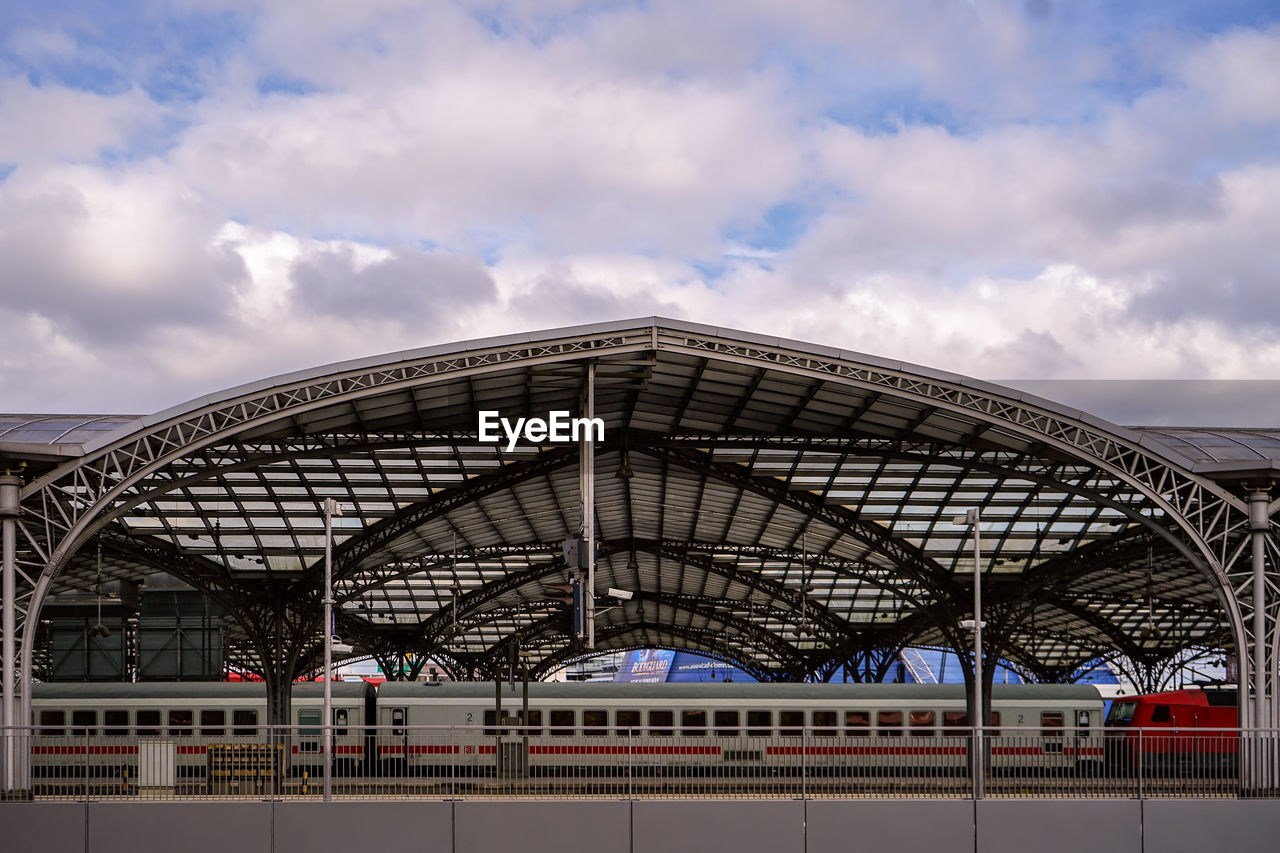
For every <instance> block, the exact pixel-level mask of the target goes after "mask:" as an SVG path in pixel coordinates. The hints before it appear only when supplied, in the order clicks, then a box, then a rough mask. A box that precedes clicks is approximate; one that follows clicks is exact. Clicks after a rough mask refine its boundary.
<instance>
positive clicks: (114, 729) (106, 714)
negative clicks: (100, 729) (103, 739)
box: [102, 709, 129, 737]
mask: <svg viewBox="0 0 1280 853" xmlns="http://www.w3.org/2000/svg"><path fill="white" fill-rule="evenodd" d="M102 724H103V725H104V726H106V727H107V731H106V734H109V735H115V736H116V737H124V736H126V735H128V734H129V712H128V711H125V710H123V709H113V710H110V711H103V712H102Z"/></svg>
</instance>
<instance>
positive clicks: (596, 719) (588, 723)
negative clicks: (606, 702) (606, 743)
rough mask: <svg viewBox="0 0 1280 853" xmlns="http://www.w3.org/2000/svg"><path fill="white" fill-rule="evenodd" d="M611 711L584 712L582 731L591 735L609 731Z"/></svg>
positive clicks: (597, 735) (594, 735) (604, 733)
mask: <svg viewBox="0 0 1280 853" xmlns="http://www.w3.org/2000/svg"><path fill="white" fill-rule="evenodd" d="M608 725H609V712H608V711H599V710H590V709H589V710H585V711H583V712H582V733H583V734H584V735H589V736H591V737H599V736H601V735H606V734H608V733H609V730H608V728H607V726H608Z"/></svg>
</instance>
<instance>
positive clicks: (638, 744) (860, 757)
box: [377, 682, 1103, 776]
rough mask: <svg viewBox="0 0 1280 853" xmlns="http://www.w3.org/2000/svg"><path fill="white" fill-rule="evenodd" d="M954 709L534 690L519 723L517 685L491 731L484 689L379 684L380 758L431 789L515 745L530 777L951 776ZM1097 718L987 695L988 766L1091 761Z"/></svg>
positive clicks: (829, 690)
mask: <svg viewBox="0 0 1280 853" xmlns="http://www.w3.org/2000/svg"><path fill="white" fill-rule="evenodd" d="M965 701H966V694H965V689H964V687H963V686H962V685H920V684H722V683H718V684H657V685H654V684H643V685H641V684H610V683H570V684H565V683H536V684H531V685H530V701H529V719H528V720H527V721H525V720H524V719H523V711H522V689H521V687H520V686H519V685H516V686H515V687H514V688H513V687H512V686H511V685H509V684H504V685H503V687H502V712H503V714H502V719H498V716H497V713H496V708H495V705H496V704H497V703H496V697H495V689H494V685H493V684H492V683H429V682H407V683H405V682H401V683H397V682H388V683H386V684H383V685H382V686H381V688H380V689H379V694H378V726H379V728H378V732H377V748H378V754H379V758H380V762H379V768H380V771H381V772H382V773H406V772H407V773H409V774H411V775H432V776H437V775H446V774H457V775H464V776H466V775H481V776H483V775H488V774H489V773H491V772H494V770H495V768H496V766H497V759H496V757H495V756H496V755H497V753H498V752H499V750H502V749H503V748H504V747H503V746H502V742H503V740H504V739H505V740H506V741H508V742H511V741H512V739H513V738H518V739H520V740H523V739H524V738H525V737H527V738H528V750H527V758H523V759H521V760H523V761H527V762H528V772H529V774H530V775H533V776H538V775H557V776H558V775H594V774H596V773H598V772H624V771H625V772H633V773H646V772H649V773H656V772H663V773H686V774H704V773H705V774H710V775H756V774H757V773H760V772H778V771H780V770H781V771H784V772H792V771H793V770H798V769H799V768H801V767H804V768H806V769H807V771H808V772H819V773H821V772H823V771H820V770H818V768H828V769H829V771H828V772H831V773H849V772H853V771H855V770H856V769H859V768H861V769H875V770H877V771H881V772H894V771H895V770H897V769H900V770H907V769H912V770H914V769H929V770H931V771H943V772H959V771H961V770H963V769H964V768H965V767H966V766H967V759H966V754H967V739H966V738H967V734H966V732H965V731H964V728H965V727H967V726H968V725H969V720H968V716H967V714H966V712H965ZM1102 710H1103V703H1102V697H1101V696H1100V694H1099V693H1098V691H1097V689H1095V688H1094V687H1092V686H1089V685H996V686H995V688H994V690H993V694H992V719H991V728H990V729H989V730H988V734H989V735H991V736H992V740H991V755H992V759H991V760H992V763H993V767H996V768H1000V767H1007V768H1012V767H1016V766H1035V767H1036V768H1038V769H1052V768H1054V767H1062V768H1066V767H1074V766H1076V764H1077V763H1078V762H1081V761H1088V762H1096V761H1100V759H1101V755H1102V749H1101V735H1102ZM421 727H427V728H421ZM597 739H598V740H597ZM520 752H521V753H524V750H523V748H521V750H520Z"/></svg>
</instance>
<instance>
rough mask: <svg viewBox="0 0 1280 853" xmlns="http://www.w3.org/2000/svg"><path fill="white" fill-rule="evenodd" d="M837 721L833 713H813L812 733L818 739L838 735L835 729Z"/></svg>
mask: <svg viewBox="0 0 1280 853" xmlns="http://www.w3.org/2000/svg"><path fill="white" fill-rule="evenodd" d="M838 719H839V717H837V716H836V712H835V711H814V712H813V733H814V734H815V735H817V736H818V737H835V736H836V735H837V734H839V733H840V732H839V731H838V730H837V729H836V726H838V725H839V723H838V722H836V721H837V720H838Z"/></svg>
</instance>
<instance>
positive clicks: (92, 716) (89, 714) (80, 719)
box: [71, 711, 98, 737]
mask: <svg viewBox="0 0 1280 853" xmlns="http://www.w3.org/2000/svg"><path fill="white" fill-rule="evenodd" d="M71 725H73V726H75V727H76V728H73V729H72V730H71V733H72V734H73V735H77V736H79V737H95V736H97V734H98V729H97V726H98V712H97V711H72V712H71Z"/></svg>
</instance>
